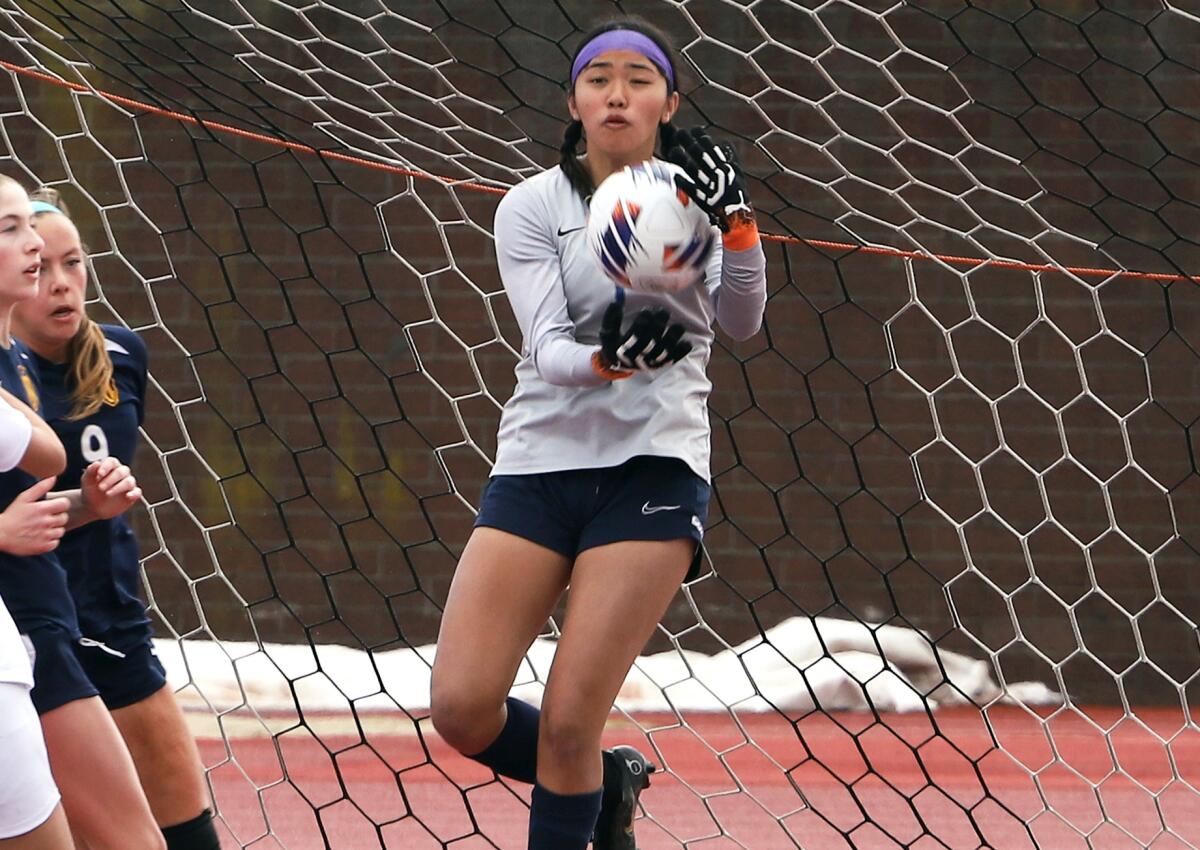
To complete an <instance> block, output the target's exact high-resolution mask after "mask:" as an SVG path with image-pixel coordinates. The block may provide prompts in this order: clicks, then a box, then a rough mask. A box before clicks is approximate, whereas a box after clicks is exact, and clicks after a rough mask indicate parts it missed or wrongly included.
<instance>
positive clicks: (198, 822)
mask: <svg viewBox="0 0 1200 850" xmlns="http://www.w3.org/2000/svg"><path fill="white" fill-rule="evenodd" d="M162 834H163V838H165V839H166V841H167V850H221V842H220V841H219V840H218V839H217V830H216V828H215V827H214V826H213V820H212V812H210V811H209V810H208V809H205V810H204V811H203V812H201V813H200V814H199V815H198V816H196V817H194V818H192V819H191V820H189V821H185V822H184V823H177V824H175V825H174V826H164V827H163V828H162Z"/></svg>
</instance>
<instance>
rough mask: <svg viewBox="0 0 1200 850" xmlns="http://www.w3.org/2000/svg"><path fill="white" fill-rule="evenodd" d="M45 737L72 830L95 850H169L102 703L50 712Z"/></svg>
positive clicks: (89, 702)
mask: <svg viewBox="0 0 1200 850" xmlns="http://www.w3.org/2000/svg"><path fill="white" fill-rule="evenodd" d="M42 732H43V733H44V734H45V736H46V750H47V751H48V752H49V754H50V767H51V769H52V770H53V771H54V778H55V781H56V782H57V783H58V789H59V792H60V793H61V794H62V799H63V808H64V809H66V812H67V816H68V817H69V818H70V820H71V828H72V830H73V831H74V832H75V834H76V835H77V836H78V837H79V838H80V839H81V840H82V842H83V843H86V844H87V846H88V847H89V848H90V850H165V848H166V844H165V843H164V842H163V836H162V833H161V832H159V830H158V825H157V824H156V823H155V822H154V816H153V814H152V813H151V811H150V804H149V803H147V802H146V797H145V795H144V794H143V793H142V789H141V786H140V785H139V784H138V778H137V772H136V770H135V769H134V766H133V759H132V758H130V756H129V751H128V750H127V749H125V744H124V743H123V742H122V741H121V736H120V733H119V732H118V731H117V727H116V724H115V723H113V720H112V718H111V717H110V716H109V713H108V711H107V710H106V709H105V708H104V704H103V703H102V702H100V698H99V697H88V698H86V699H77V700H73V701H72V702H68V703H66V704H65V705H62V706H59V707H58V708H55V709H53V710H51V711H47V712H46V713H45V714H43V715H42Z"/></svg>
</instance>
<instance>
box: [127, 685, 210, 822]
mask: <svg viewBox="0 0 1200 850" xmlns="http://www.w3.org/2000/svg"><path fill="white" fill-rule="evenodd" d="M112 718H113V721H114V722H115V723H116V724H117V729H118V730H119V731H120V733H121V737H122V738H123V739H125V746H126V747H128V748H129V754H130V756H132V757H133V764H134V766H135V767H136V769H137V774H138V778H139V779H140V780H141V783H142V789H143V790H144V791H145V793H146V799H147V801H148V802H149V803H150V810H151V811H152V812H153V813H154V820H155V822H157V823H158V825H159V826H160V827H169V826H174V825H176V824H181V823H185V822H187V821H190V820H194V819H195V818H197V817H199V816H200V815H201V814H202V813H203V812H205V811H206V810H208V809H209V807H210V804H209V799H208V789H207V788H206V787H205V784H204V765H203V763H202V762H201V761H200V752H199V750H197V749H196V742H195V741H194V740H193V739H192V734H191V732H189V731H188V727H187V721H185V720H184V718H183V712H182V711H180V710H179V705H178V704H177V703H176V702H175V695H174V694H173V693H172V692H171V689H170V688H169V687H166V686H164V687H162V688H159V689H158V690H157V691H155V692H154V693H153V694H151V695H150V696H148V697H146V698H145V699H143V700H141V701H139V702H135V703H133V704H131V705H127V706H125V707H124V708H118V709H114V710H113V711H112Z"/></svg>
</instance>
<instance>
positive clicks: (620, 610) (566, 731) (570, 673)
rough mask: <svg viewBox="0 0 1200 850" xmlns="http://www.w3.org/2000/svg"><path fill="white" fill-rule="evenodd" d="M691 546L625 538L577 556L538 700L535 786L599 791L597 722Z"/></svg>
mask: <svg viewBox="0 0 1200 850" xmlns="http://www.w3.org/2000/svg"><path fill="white" fill-rule="evenodd" d="M695 548H696V544H695V541H693V540H665V541H647V540H630V541H623V542H620V543H610V544H608V545H605V546H597V547H595V548H593V549H588V550H586V551H584V552H583V553H581V554H580V555H579V558H578V559H577V560H576V562H575V571H574V573H573V575H572V581H571V594H570V598H569V600H568V602H567V614H566V618H565V620H564V624H563V630H562V632H563V634H562V640H560V641H559V643H558V650H557V652H556V653H555V656H554V665H553V667H552V668H551V671H550V678H549V682H548V683H547V686H546V697H545V699H544V700H543V702H542V723H541V736H540V738H539V739H538V753H539V756H540V758H539V760H538V782H539V783H540V784H542V785H544V786H546V787H547V788H549V789H550V790H552V791H555V792H557V793H560V794H571V793H580V792H584V791H589V790H592V789H595V788H598V787H599V786H600V780H601V765H600V736H601V733H603V731H604V725H605V722H606V721H607V720H608V715H609V712H610V711H611V710H612V705H613V702H614V701H615V700H616V698H617V693H618V691H619V690H620V688H621V685H622V683H624V681H625V677H626V676H627V675H628V673H629V668H630V667H632V666H633V662H634V659H636V658H637V656H638V654H639V653H640V652H641V651H642V649H643V648H644V647H645V646H646V642H647V641H648V640H649V639H650V635H651V634H653V632H654V627H655V626H656V625H658V621H659V620H660V619H662V616H663V614H664V613H665V612H666V610H667V605H668V604H669V603H670V601H671V599H672V598H673V597H674V596H675V594H676V592H677V591H678V590H679V585H680V582H681V581H682V580H683V576H684V574H685V573H686V572H687V569H688V566H689V565H690V564H691V562H692V555H693V553H694V552H695Z"/></svg>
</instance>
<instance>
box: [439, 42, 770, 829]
mask: <svg viewBox="0 0 1200 850" xmlns="http://www.w3.org/2000/svg"><path fill="white" fill-rule="evenodd" d="M679 103H680V97H679V93H678V91H677V89H676V78H675V63H674V61H673V60H672V58H671V50H670V48H669V47H668V46H667V43H666V41H665V39H664V38H663V37H662V36H661V34H658V33H657V32H656V31H654V30H653V29H651V28H649V27H647V26H645V25H644V24H642V23H640V22H635V21H630V20H625V21H621V22H617V23H614V24H610V25H606V26H604V27H601V28H599V29H597V30H594V31H592V32H591V33H589V34H588V35H586V36H585V37H584V39H583V41H582V42H581V43H580V46H579V49H578V50H577V52H576V54H575V56H574V58H573V60H572V63H571V75H570V80H569V93H568V96H567V107H568V110H569V111H570V114H571V117H572V119H573V120H572V122H571V123H570V124H569V125H568V126H567V130H566V132H565V134H564V140H563V145H562V160H561V162H560V164H559V165H558V166H557V167H555V168H552V169H549V170H547V171H544V172H542V173H541V174H537V175H535V176H533V177H530V178H529V179H528V180H526V181H525V182H524V183H522V184H521V185H519V186H517V187H515V188H514V189H513V190H512V191H510V192H509V193H508V194H507V196H506V197H505V198H504V199H503V200H502V201H501V202H500V205H499V207H498V208H497V210H496V219H495V240H496V256H497V260H498V263H499V268H500V275H501V278H502V279H503V282H504V288H505V291H506V293H507V295H508V298H509V302H510V303H511V304H512V307H513V313H514V315H515V316H516V318H517V321H518V324H519V325H520V327H521V333H522V350H521V359H520V361H519V362H518V364H517V368H516V373H517V386H516V389H515V391H514V392H513V395H512V398H510V399H509V401H508V402H507V404H505V407H504V412H503V415H502V416H501V420H500V430H499V435H498V439H497V450H496V462H495V464H494V466H493V469H492V475H491V478H490V479H489V482H488V485H487V488H486V489H485V491H484V494H483V498H482V499H481V503H480V509H479V515H478V517H477V519H476V524H475V525H476V527H475V530H474V532H473V533H472V535H471V538H470V540H469V541H468V543H467V546H466V548H465V550H464V551H463V554H462V557H461V559H460V560H459V563H458V568H457V570H456V572H455V575H454V581H453V584H452V586H451V589H450V594H449V598H448V599H447V602H446V609H445V612H444V615H443V619H442V628H441V634H440V635H439V638H438V648H437V656H436V660H435V663H434V669H433V683H432V712H431V714H432V719H433V723H434V725H435V727H436V728H437V729H438V731H439V732H440V733H441V735H442V736H443V737H444V738H445V739H446V740H447V741H448V742H449V743H450V744H451V745H452V746H454V747H456V748H457V749H458V750H459V751H460V752H463V753H465V754H467V755H470V756H471V757H472V758H475V759H476V760H478V761H480V762H482V763H483V764H486V765H488V766H489V767H491V768H492V769H493V770H495V771H496V772H497V773H499V774H502V775H504V776H508V777H511V778H514V779H518V780H521V781H525V782H532V783H535V784H534V789H533V796H532V805H531V809H530V816H529V820H530V826H529V845H528V846H529V848H530V850H583V848H584V847H585V846H586V845H587V844H588V842H589V841H592V842H593V847H594V850H634V848H635V843H634V835H633V818H634V815H635V811H636V806H637V802H638V795H639V794H640V793H641V791H642V790H643V789H644V788H645V787H646V786H647V784H648V776H647V774H648V772H649V771H650V769H651V768H650V765H648V763H647V761H646V760H645V759H644V758H643V757H642V755H641V754H640V753H638V752H637V751H636V750H635V749H633V748H632V747H618V748H617V749H616V750H612V751H604V752H601V747H600V742H601V734H602V732H603V730H604V726H605V722H606V720H607V718H608V716H609V712H610V711H611V710H612V705H613V701H614V700H615V698H616V696H617V692H618V690H619V688H620V687H621V684H622V682H623V681H624V679H625V677H626V675H627V674H628V672H629V668H630V666H631V665H632V663H633V661H634V659H635V658H636V657H637V655H638V654H639V652H641V650H642V649H643V647H644V646H645V644H646V641H647V640H648V639H649V637H650V635H651V633H652V632H653V630H654V629H655V627H656V625H657V623H658V621H659V620H660V619H661V617H662V615H663V613H664V611H665V610H666V608H667V605H668V603H669V602H670V600H671V598H672V597H673V596H674V594H675V592H676V591H677V589H678V587H679V584H680V582H681V581H682V580H683V579H684V578H685V576H686V575H687V574H688V573H689V571H690V570H694V569H695V567H696V565H697V560H698V557H699V540H700V536H701V534H702V533H703V529H704V520H705V517H706V514H707V506H708V498H709V442H710V433H709V425H708V413H707V405H706V400H707V397H708V392H709V389H710V387H711V385H710V383H709V381H708V378H707V377H706V375H705V370H706V366H707V363H708V357H709V352H710V351H711V347H712V341H713V330H712V323H713V321H714V320H716V321H717V322H718V323H719V324H720V325H721V326H722V328H724V330H725V331H726V332H728V333H729V334H730V335H732V336H734V337H737V338H739V339H745V338H748V337H749V336H751V335H752V334H754V333H755V332H756V331H757V330H758V328H759V326H760V324H761V320H762V312H763V307H764V304H765V302H766V259H765V256H764V255H763V251H762V248H761V246H760V244H759V237H758V230H757V228H756V226H755V224H754V216H753V210H752V209H751V207H750V205H749V203H748V201H747V196H746V191H745V187H744V184H743V180H742V177H741V174H740V172H739V170H738V168H737V166H736V162H735V160H734V157H733V153H732V148H729V147H728V146H724V145H721V146H718V145H716V144H714V143H713V141H712V140H711V139H710V138H709V136H708V135H707V134H706V133H704V132H702V131H699V130H692V131H685V130H675V129H674V128H673V127H672V126H671V123H670V121H671V117H672V116H673V115H674V114H675V113H676V111H677V110H678V108H679ZM581 140H586V142H587V152H586V154H585V155H584V156H583V157H579V156H578V155H577V153H576V147H577V145H578V143H579V142H580V141H581ZM656 141H661V142H662V153H663V155H664V156H667V157H668V158H669V159H671V160H672V161H674V162H676V163H677V164H679V165H680V166H681V167H682V168H683V170H684V173H683V174H681V175H680V176H679V177H678V178H677V180H676V182H677V184H678V185H679V188H680V189H681V190H682V191H683V192H685V193H687V195H688V196H689V197H690V199H691V201H693V202H695V203H697V204H698V205H699V206H700V207H701V209H703V210H704V211H705V212H707V213H708V214H709V216H710V218H711V219H712V220H713V222H714V226H719V227H720V228H721V230H722V239H721V240H720V241H721V244H720V245H719V246H718V247H717V249H715V250H714V251H713V252H712V256H711V257H710V259H709V263H708V267H707V269H706V273H705V275H704V276H703V277H702V279H700V280H698V281H697V282H696V283H695V284H694V285H693V286H690V287H688V288H686V289H685V290H683V291H681V292H678V293H673V294H669V295H666V294H663V295H655V294H647V293H634V292H622V293H619V295H618V297H617V298H616V299H615V300H614V289H613V285H612V283H611V282H608V280H607V278H606V277H605V275H604V274H603V272H602V271H601V269H600V267H599V265H598V264H597V262H596V260H595V258H594V257H593V256H591V254H590V252H589V251H588V248H587V246H586V244H585V238H584V229H585V226H586V223H587V214H588V198H589V196H590V195H591V193H592V191H593V190H594V188H595V187H596V186H598V185H599V184H600V183H601V182H602V181H603V180H604V178H605V177H607V176H608V175H610V174H613V173H615V172H617V171H619V170H620V169H621V168H622V167H624V166H626V165H631V164H634V163H639V162H642V161H645V160H647V159H650V158H651V157H652V156H653V155H654V151H655V143H656ZM626 311H628V312H630V313H636V314H635V315H634V317H633V319H632V321H630V322H628V323H627V322H626V321H625V320H624V313H625V312H626ZM568 584H569V585H570V594H569V597H568V600H567V608H566V614H565V617H564V619H563V622H562V633H561V638H560V639H559V641H558V646H557V650H556V653H555V658H554V663H553V666H552V667H551V670H550V674H549V677H548V680H547V682H546V690H545V695H544V697H543V701H542V706H541V711H540V713H539V712H538V711H537V710H536V709H534V708H533V707H532V706H529V705H527V704H525V703H522V702H520V701H518V700H515V699H513V698H507V699H506V695H507V694H508V692H509V690H510V688H511V686H512V682H513V679H514V677H515V675H516V672H517V668H518V665H519V664H520V661H521V658H522V656H523V655H524V653H525V652H526V651H527V649H528V648H529V645H530V643H531V642H532V640H533V639H534V637H535V636H536V635H537V634H538V632H539V630H540V629H541V628H542V627H543V626H544V624H545V622H546V620H547V618H548V617H549V616H550V614H551V612H552V611H553V610H554V608H555V606H556V605H557V603H558V600H559V597H560V596H561V595H562V593H563V591H564V589H565V588H566V587H567V585H568Z"/></svg>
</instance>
